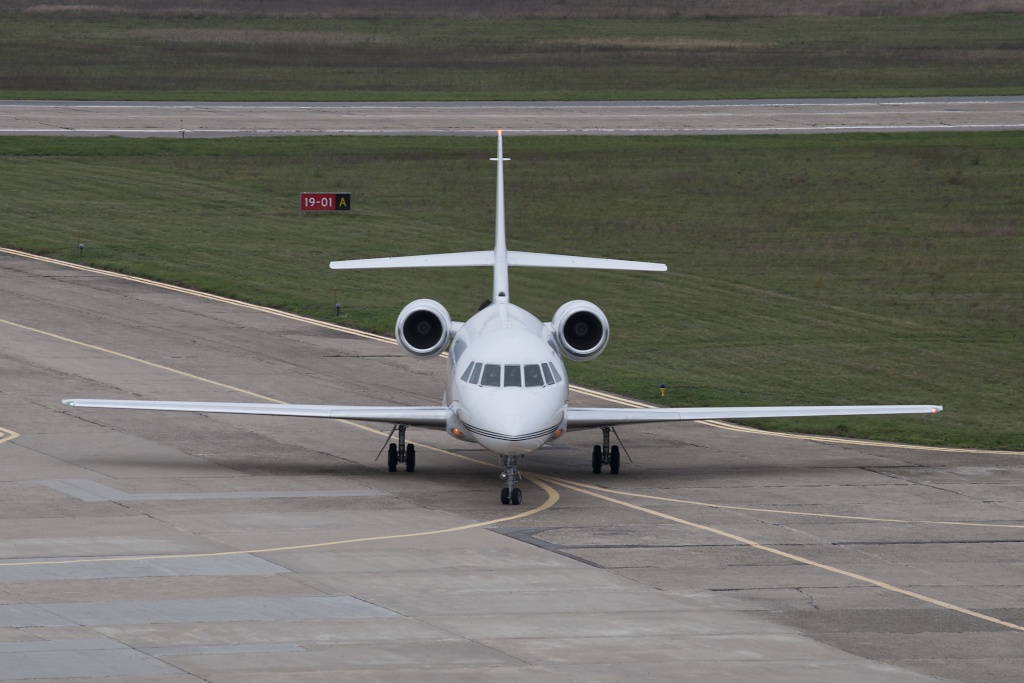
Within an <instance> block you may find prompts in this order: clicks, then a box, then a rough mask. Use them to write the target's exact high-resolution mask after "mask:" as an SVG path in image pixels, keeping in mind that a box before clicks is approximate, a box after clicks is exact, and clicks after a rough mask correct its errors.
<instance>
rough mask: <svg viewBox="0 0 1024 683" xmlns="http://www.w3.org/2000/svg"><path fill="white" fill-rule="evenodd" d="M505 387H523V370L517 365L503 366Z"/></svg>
mask: <svg viewBox="0 0 1024 683" xmlns="http://www.w3.org/2000/svg"><path fill="white" fill-rule="evenodd" d="M505 386H506V387H521V386H523V369H522V368H521V367H519V366H518V365H506V366H505Z"/></svg>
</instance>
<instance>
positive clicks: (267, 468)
mask: <svg viewBox="0 0 1024 683" xmlns="http://www.w3.org/2000/svg"><path fill="white" fill-rule="evenodd" d="M323 265H324V267H325V268H326V263H325V264H323ZM611 343H615V340H614V339H613V340H612V342H611ZM598 362H599V361H598ZM570 371H571V368H570ZM442 372H443V362H441V361H440V360H435V361H433V362H431V361H426V362H425V361H417V360H413V359H410V358H407V357H405V356H404V355H403V354H402V353H401V352H400V351H399V350H398V348H397V347H396V346H395V345H394V344H392V343H388V342H387V341H386V340H381V339H378V338H375V337H374V336H373V335H367V334H365V333H353V332H348V331H345V330H343V329H340V328H337V327H334V326H332V325H330V324H327V323H320V322H316V321H309V320H306V319H304V318H301V317H298V316H294V315H290V314H284V313H279V312H274V311H268V310H265V309H261V308H259V307H254V306H250V305H244V304H238V303H235V302H231V301H228V300H223V299H219V298H217V297H211V296H208V295H201V294H194V293H189V292H187V291H183V290H179V289H177V288H173V287H169V286H166V285H156V284H150V283H147V282H145V281H141V280H138V279H134V278H125V277H119V276H112V275H109V274H102V273H99V272H96V271H92V270H89V269H82V268H74V267H69V266H66V265H62V264H60V263H57V262H52V261H48V260H42V259H35V258H27V257H24V256H20V255H17V254H16V253H13V252H10V251H9V250H4V251H2V252H0V373H2V374H0V376H2V378H3V382H2V384H0V462H3V463H4V467H3V476H2V477H0V490H2V495H0V587H2V589H3V599H2V600H0V680H75V681H98V680H101V679H102V680H104V681H108V682H109V681H125V682H127V681H132V682H133V683H140V682H142V683H146V682H152V683H156V682H160V683H178V682H185V681H189V682H194V681H216V682H233V681H246V682H247V683H261V682H263V681H281V680H301V681H339V680H344V681H363V680H366V681H369V680H374V681H380V680H387V681H404V680H410V681H411V680H416V681H420V682H422V681H492V680H493V681H504V680H511V679H513V678H516V679H519V678H524V677H527V678H529V679H530V680H534V681H542V682H543V681H578V680H588V681H621V680H626V679H636V678H643V679H645V680H653V681H676V680H679V677H680V675H682V673H685V676H686V680H689V681H724V680H741V679H750V678H755V677H756V678H757V679H758V680H760V681H765V682H769V683H770V682H774V681H778V682H782V681H786V682H787V683H788V682H792V681H822V680H828V681H840V682H847V681H849V682H852V681H871V682H872V683H876V682H880V681H884V682H894V683H895V682H901V683H902V682H922V681H938V680H960V681H1005V682H1006V683H1009V682H1011V681H1017V680H1019V672H1020V671H1021V667H1022V665H1024V661H1022V660H1024V648H1021V647H1020V643H1021V638H1022V637H1024V590H1022V584H1024V574H1022V572H1021V559H1020V558H1021V548H1022V543H1024V485H1022V483H1024V468H1022V462H1021V459H1020V458H1021V456H1020V455H1019V454H1018V455H1014V454H964V453H952V452H935V451H923V450H905V449H897V448H880V447H872V446H865V445H855V444H849V443H818V442H815V441H810V440H806V439H800V440H797V439H786V438H779V437H775V436H770V435H758V434H750V433H743V432H737V431H731V430H726V429H720V428H716V427H714V426H710V425H703V424H687V425H669V426H650V427H633V428H630V429H628V430H627V429H623V430H621V433H622V437H623V438H624V439H625V440H626V444H627V445H628V447H629V451H630V453H631V454H632V460H633V462H631V463H627V462H624V463H623V466H622V472H621V474H620V475H618V476H615V477H613V476H611V475H607V474H605V475H601V476H597V475H593V474H591V473H590V472H589V460H590V455H589V453H590V448H591V446H592V445H593V443H594V438H595V434H594V433H589V432H581V433H576V434H570V435H567V436H566V437H564V438H563V439H562V440H561V441H560V442H559V445H558V446H557V447H555V448H552V449H549V450H545V451H543V452H542V453H541V454H538V455H536V456H533V457H531V458H529V459H528V460H527V462H526V471H527V472H528V473H529V475H530V477H531V479H530V481H529V482H528V483H527V484H526V486H525V487H524V492H525V495H526V499H525V501H524V504H523V505H522V506H520V507H519V508H515V507H511V506H502V505H500V504H499V503H498V490H499V486H500V483H499V481H498V478H497V469H496V468H495V467H494V465H495V462H494V459H493V458H492V457H488V456H487V455H486V454H485V452H483V451H481V450H479V449H477V448H473V447H465V444H460V443H459V442H455V441H453V440H451V439H449V438H447V437H446V436H445V435H444V434H443V433H433V432H427V431H414V430H410V438H411V439H412V440H413V441H415V442H416V443H417V445H418V447H419V457H418V463H417V470H416V472H415V473H405V472H397V473H393V474H389V473H388V472H387V471H386V468H385V466H384V464H383V462H375V461H374V458H375V455H376V454H377V452H378V450H379V449H380V447H381V445H382V444H383V443H384V439H385V436H386V434H385V433H384V432H381V431H380V430H379V428H377V427H372V426H367V425H358V424H354V423H348V422H342V421H332V420H302V419H287V418H265V417H252V416H227V415H208V416H203V415H185V414H145V413H141V414H140V413H135V412H132V411H123V412H119V411H96V410H94V411H85V410H73V409H68V408H66V407H64V406H62V405H61V403H60V399H62V398H71V397H111V398H166V399H173V400H182V399H195V400H229V401H230V400H236V401H237V400H275V401H287V402H324V403H327V402H330V403H352V404H400V403H411V404H435V403H436V402H437V401H438V399H439V396H440V392H441V375H442ZM571 400H572V401H573V402H575V403H578V404H582V405H601V404H603V402H605V401H606V399H604V398H602V397H600V396H599V395H596V394H593V393H590V392H574V393H573V395H572V398H571Z"/></svg>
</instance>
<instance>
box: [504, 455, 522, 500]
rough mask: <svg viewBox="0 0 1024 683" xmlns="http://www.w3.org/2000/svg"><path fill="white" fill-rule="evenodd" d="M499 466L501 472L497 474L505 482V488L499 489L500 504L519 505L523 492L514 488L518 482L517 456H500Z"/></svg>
mask: <svg viewBox="0 0 1024 683" xmlns="http://www.w3.org/2000/svg"><path fill="white" fill-rule="evenodd" d="M501 467H502V472H501V474H500V475H498V476H499V477H500V478H501V480H502V481H503V482H505V488H503V489H502V490H501V504H502V505H508V504H509V503H511V504H512V505H519V504H520V503H522V502H523V492H522V491H521V490H519V489H518V488H516V484H518V483H519V482H520V477H519V456H517V455H503V456H501Z"/></svg>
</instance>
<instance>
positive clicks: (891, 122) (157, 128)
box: [0, 97, 1024, 138]
mask: <svg viewBox="0 0 1024 683" xmlns="http://www.w3.org/2000/svg"><path fill="white" fill-rule="evenodd" d="M498 128H502V129H504V130H505V131H506V132H507V133H509V134H513V135H515V134H519V135H727V134H740V135H749V134H780V133H790V134H795V133H842V132H921V131H966V130H975V131H977V130H1024V97H976V98H975V97H971V98H950V97H943V98H938V97H937V98H888V99H849V100H747V101H708V102H674V101H665V102H421V103H408V102H392V103H386V102H384V103H381V102H378V103H344V102H328V103H323V102H321V103H285V102H282V103H253V102H248V103H209V102H208V103H199V102H177V103H175V102H56V101H55V102H46V101H37V102H21V101H5V102H0V135H64V136H67V135H75V136H105V135H116V136H124V137H171V138H175V137H184V138H195V137H234V136H264V135H491V134H493V133H494V131H495V130H496V129H498Z"/></svg>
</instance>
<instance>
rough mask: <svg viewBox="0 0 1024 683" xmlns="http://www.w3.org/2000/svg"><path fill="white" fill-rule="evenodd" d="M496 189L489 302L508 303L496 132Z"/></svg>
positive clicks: (502, 161) (501, 168) (501, 164)
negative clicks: (491, 283) (491, 285)
mask: <svg viewBox="0 0 1024 683" xmlns="http://www.w3.org/2000/svg"><path fill="white" fill-rule="evenodd" d="M491 161H497V162H498V189H497V197H496V201H495V209H494V290H493V292H492V293H491V301H493V302H494V303H496V304H498V303H503V304H507V303H508V249H507V248H506V246H505V173H504V167H505V162H506V161H509V159H506V158H505V157H504V156H503V155H502V152H501V131H500V130H499V131H498V156H497V157H495V158H493V159H491Z"/></svg>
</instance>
